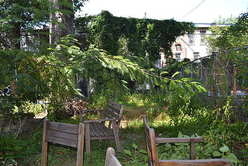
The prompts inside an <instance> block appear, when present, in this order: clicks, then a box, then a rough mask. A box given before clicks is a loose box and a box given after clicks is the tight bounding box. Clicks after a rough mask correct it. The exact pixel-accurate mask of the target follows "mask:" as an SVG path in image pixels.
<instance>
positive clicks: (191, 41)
mask: <svg viewBox="0 0 248 166" xmlns="http://www.w3.org/2000/svg"><path fill="white" fill-rule="evenodd" d="M188 38H189V44H191V45H193V44H194V35H193V34H189V35H188Z"/></svg>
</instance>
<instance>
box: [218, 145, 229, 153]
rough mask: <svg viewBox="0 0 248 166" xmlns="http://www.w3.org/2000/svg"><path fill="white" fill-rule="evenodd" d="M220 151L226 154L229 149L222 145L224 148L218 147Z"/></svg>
mask: <svg viewBox="0 0 248 166" xmlns="http://www.w3.org/2000/svg"><path fill="white" fill-rule="evenodd" d="M220 151H221V152H222V153H226V152H229V151H230V149H229V148H228V146H226V145H224V146H222V147H220Z"/></svg>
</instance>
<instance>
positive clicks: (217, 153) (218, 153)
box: [213, 151, 221, 157]
mask: <svg viewBox="0 0 248 166" xmlns="http://www.w3.org/2000/svg"><path fill="white" fill-rule="evenodd" d="M213 156H214V157H220V156H221V153H220V152H219V151H214V152H213Z"/></svg>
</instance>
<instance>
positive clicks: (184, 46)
mask: <svg viewBox="0 0 248 166" xmlns="http://www.w3.org/2000/svg"><path fill="white" fill-rule="evenodd" d="M211 26H216V24H208V23H196V24H195V27H196V29H195V31H194V32H193V33H191V34H185V35H183V36H179V37H178V38H177V39H176V41H175V42H174V43H173V45H172V48H171V49H172V53H173V58H174V59H176V60H177V61H182V60H184V59H185V58H187V59H189V60H191V61H193V60H196V59H198V58H202V57H205V56H208V55H210V54H212V50H211V49H210V47H209V45H208V43H207V41H206V37H208V36H210V35H214V34H212V33H211V31H210V27H211ZM217 26H227V25H224V24H223V25H222V24H221V25H217Z"/></svg>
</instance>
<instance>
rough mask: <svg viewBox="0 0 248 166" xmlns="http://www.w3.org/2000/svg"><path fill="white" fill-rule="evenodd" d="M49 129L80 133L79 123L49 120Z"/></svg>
mask: <svg viewBox="0 0 248 166" xmlns="http://www.w3.org/2000/svg"><path fill="white" fill-rule="evenodd" d="M47 127H48V130H57V131H60V132H64V133H71V134H78V125H74V124H66V123H60V122H48V124H47Z"/></svg>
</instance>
